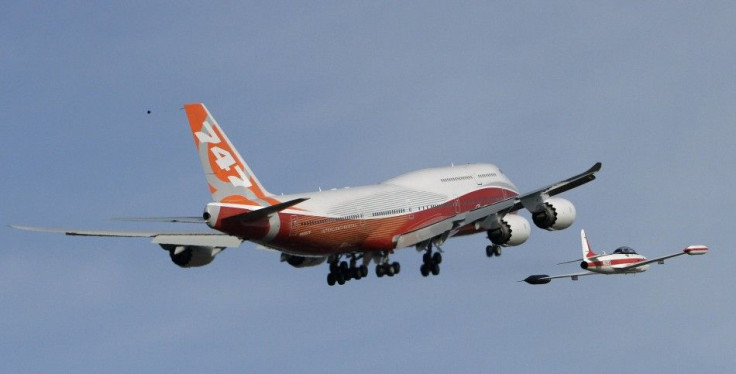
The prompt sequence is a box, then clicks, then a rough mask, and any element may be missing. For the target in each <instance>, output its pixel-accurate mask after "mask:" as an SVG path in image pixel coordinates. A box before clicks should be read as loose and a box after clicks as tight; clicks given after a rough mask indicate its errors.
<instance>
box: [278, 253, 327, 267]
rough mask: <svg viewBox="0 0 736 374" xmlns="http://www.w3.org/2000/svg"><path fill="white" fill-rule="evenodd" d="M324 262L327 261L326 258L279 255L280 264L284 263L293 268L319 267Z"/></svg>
mask: <svg viewBox="0 0 736 374" xmlns="http://www.w3.org/2000/svg"><path fill="white" fill-rule="evenodd" d="M325 260H327V257H304V256H297V255H290V254H288V253H281V262H286V263H288V264H289V265H291V266H293V267H295V268H306V267H310V266H317V265H321V264H322V263H324V262H325Z"/></svg>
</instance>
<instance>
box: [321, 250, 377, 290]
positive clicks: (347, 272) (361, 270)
mask: <svg viewBox="0 0 736 374" xmlns="http://www.w3.org/2000/svg"><path fill="white" fill-rule="evenodd" d="M349 257H350V259H349V264H348V261H340V256H336V257H335V258H334V259H330V260H331V261H330V273H329V274H327V284H329V285H330V286H334V285H335V283H337V284H339V285H343V284H345V282H347V281H349V280H352V279H355V280H359V279H362V278H365V277H367V276H368V266H366V265H365V264H363V265H358V264H357V262H358V258H357V257H356V256H355V255H350V256H349Z"/></svg>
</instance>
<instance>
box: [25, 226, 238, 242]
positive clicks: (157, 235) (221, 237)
mask: <svg viewBox="0 0 736 374" xmlns="http://www.w3.org/2000/svg"><path fill="white" fill-rule="evenodd" d="M10 227H11V228H14V229H18V230H24V231H35V232H51V233H59V234H65V235H71V236H99V237H108V238H110V237H112V238H153V239H152V240H151V242H152V243H155V244H164V245H166V244H168V245H196V246H210V247H217V248H235V247H238V246H240V243H242V242H243V240H242V239H240V238H237V237H234V236H230V235H226V234H222V233H217V232H214V231H212V232H186V231H185V232H181V231H180V232H165V231H117V230H74V229H62V228H50V227H33V226H17V225H10Z"/></svg>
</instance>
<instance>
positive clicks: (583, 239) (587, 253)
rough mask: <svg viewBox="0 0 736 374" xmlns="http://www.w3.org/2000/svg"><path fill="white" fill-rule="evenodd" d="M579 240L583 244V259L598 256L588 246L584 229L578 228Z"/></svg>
mask: <svg viewBox="0 0 736 374" xmlns="http://www.w3.org/2000/svg"><path fill="white" fill-rule="evenodd" d="M580 241H581V242H582V245H583V259H586V258H590V257H595V256H598V255H597V254H596V253H595V252H593V250H592V249H591V248H590V243H589V242H588V237H587V236H586V235H585V230H580Z"/></svg>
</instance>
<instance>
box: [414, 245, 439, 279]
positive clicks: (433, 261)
mask: <svg viewBox="0 0 736 374" xmlns="http://www.w3.org/2000/svg"><path fill="white" fill-rule="evenodd" d="M422 262H423V263H422V266H420V267H419V272H420V273H422V276H423V277H426V276H429V274H430V273H431V274H432V275H440V264H441V263H442V254H441V253H439V252H434V253H432V247H431V246H429V247H427V252H425V253H424V256H422Z"/></svg>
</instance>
